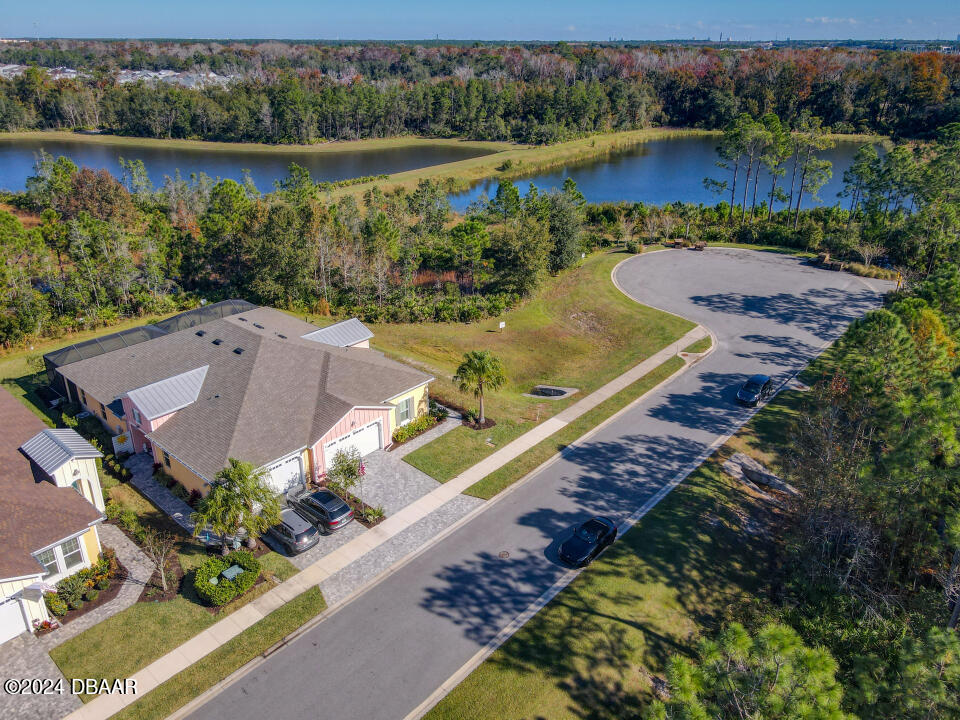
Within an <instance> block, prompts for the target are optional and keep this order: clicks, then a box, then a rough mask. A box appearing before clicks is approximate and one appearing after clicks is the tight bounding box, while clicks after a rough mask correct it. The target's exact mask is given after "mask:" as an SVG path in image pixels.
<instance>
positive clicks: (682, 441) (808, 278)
mask: <svg viewBox="0 0 960 720" xmlns="http://www.w3.org/2000/svg"><path fill="white" fill-rule="evenodd" d="M617 279H618V281H619V283H620V285H621V286H622V287H623V289H624V290H625V291H626V292H628V293H629V294H630V295H632V296H633V297H635V298H637V299H638V300H639V301H641V302H645V303H648V304H650V305H653V306H655V307H659V308H661V309H664V310H668V311H671V312H675V313H678V314H680V315H683V316H685V317H688V318H690V319H692V320H695V321H697V322H700V323H701V324H703V325H705V326H707V327H708V328H709V329H711V330H712V331H713V332H714V333H715V334H716V336H717V338H718V340H719V342H718V347H717V349H716V351H715V352H714V353H712V354H711V355H710V356H708V357H707V358H705V359H704V360H703V361H701V362H700V363H699V364H697V365H695V366H694V367H692V368H691V369H690V370H688V371H687V372H686V373H684V374H682V375H680V376H679V377H678V378H676V379H675V380H674V381H673V382H671V383H669V384H668V385H667V386H666V387H663V388H661V389H660V390H658V391H657V392H655V393H653V394H652V395H651V396H649V397H648V398H647V399H646V400H645V401H644V402H643V403H641V404H640V405H638V406H636V407H634V408H633V409H632V410H631V411H630V412H628V413H625V414H624V415H622V416H621V417H620V418H619V419H618V420H617V421H616V422H614V423H611V424H610V425H608V426H606V427H605V428H604V429H603V430H601V431H600V432H599V433H598V434H596V435H595V436H594V437H593V438H591V439H590V441H589V442H588V443H586V444H585V445H584V446H582V447H580V448H578V449H576V450H574V451H572V452H571V453H569V455H568V456H567V457H564V458H563V459H562V460H560V461H559V462H557V463H554V464H553V465H551V466H550V467H549V468H547V469H546V470H544V471H543V472H541V474H540V475H539V476H537V477H535V478H532V479H531V480H530V481H529V482H527V483H526V484H524V485H523V486H521V487H520V488H518V489H517V490H516V491H515V492H514V493H512V494H511V495H510V497H509V501H508V502H501V503H495V504H493V505H492V506H491V507H489V509H487V510H486V511H485V512H483V513H481V514H479V515H478V516H476V517H475V518H474V519H473V520H471V521H470V522H468V523H467V524H465V525H463V526H462V527H460V528H459V529H458V530H457V531H455V532H454V533H453V534H451V535H450V536H449V537H447V538H446V539H444V540H443V541H442V542H441V543H439V544H438V545H437V546H435V547H434V548H432V549H430V550H429V551H428V552H426V553H424V554H422V555H420V556H419V557H417V558H415V559H414V560H413V561H412V562H410V563H408V564H407V565H406V566H404V567H403V568H402V569H401V570H400V571H399V572H397V573H395V574H394V575H392V576H390V577H389V578H388V579H387V580H385V581H383V582H381V583H380V584H378V585H376V586H374V587H373V588H372V589H371V590H370V591H368V592H366V593H365V594H363V595H361V596H359V597H358V598H356V599H355V600H353V601H352V602H351V603H350V604H348V605H347V606H346V607H344V608H343V609H341V610H340V611H339V612H337V613H336V614H335V615H333V616H332V617H331V618H329V619H327V620H325V621H324V622H322V623H320V624H319V625H317V626H316V627H315V628H314V629H313V630H311V631H309V632H308V633H306V634H305V635H304V636H303V637H301V638H300V639H298V640H297V641H296V642H294V643H293V644H292V645H291V646H290V647H288V648H286V649H284V650H282V651H280V652H278V653H277V654H275V655H274V656H272V657H271V658H270V659H269V660H267V661H266V662H265V663H263V664H262V665H260V666H259V667H258V668H256V669H255V670H254V671H253V672H251V673H249V674H248V675H246V676H245V677H243V678H242V679H241V680H240V681H238V682H237V683H235V684H234V685H232V686H230V687H229V688H227V689H226V690H225V691H223V692H222V693H220V694H219V695H218V696H216V697H215V698H213V699H212V700H210V701H209V702H208V703H206V704H205V705H203V706H202V707H200V708H198V709H197V710H196V711H195V712H194V714H193V715H192V716H191V717H194V718H204V719H211V720H212V719H222V720H246V719H247V718H250V719H253V718H269V719H271V720H285V719H286V718H291V719H292V718H297V719H298V720H303V719H305V718H316V719H318V720H326V719H327V718H330V719H332V718H337V719H340V718H344V717H347V718H354V717H355V718H363V719H364V720H381V719H382V720H400V719H401V718H403V717H404V716H406V715H407V713H409V712H410V711H411V710H413V709H414V708H415V707H416V706H417V705H419V704H420V703H421V702H422V701H423V700H424V699H425V698H426V697H428V696H429V695H430V694H431V693H432V692H433V691H434V690H435V689H436V688H437V687H438V686H439V685H440V684H441V683H443V682H444V681H445V680H446V679H447V678H448V677H449V676H450V675H451V674H452V673H453V672H454V671H456V670H457V669H458V668H459V667H461V666H462V665H463V663H465V662H466V661H467V660H469V659H470V658H471V657H472V656H473V655H474V654H475V653H476V652H477V651H478V650H479V649H481V648H482V646H483V645H484V644H486V643H487V642H488V641H489V640H490V639H491V638H492V637H494V636H495V635H496V634H497V633H498V632H499V630H500V629H501V628H502V627H504V626H505V625H506V624H508V623H509V622H510V620H512V619H513V618H514V617H516V616H517V615H518V614H519V613H521V612H522V611H523V610H524V609H525V608H526V607H527V606H528V605H529V604H530V603H531V602H532V601H533V600H535V599H536V598H537V597H538V596H539V595H540V594H541V593H542V592H543V591H544V590H546V589H547V588H548V587H549V586H550V585H552V584H553V583H554V582H555V581H556V580H557V579H558V578H559V576H560V575H561V574H562V573H563V572H564V568H562V567H561V566H559V565H558V564H557V562H556V547H557V545H558V543H559V542H560V541H561V540H562V539H563V538H564V537H566V535H567V534H568V533H569V532H570V529H571V528H572V526H574V525H575V524H576V523H578V522H579V521H581V520H583V519H584V518H586V517H587V516H590V515H594V514H602V515H608V516H610V517H612V518H613V519H614V520H616V521H618V522H620V521H622V520H623V519H624V518H626V517H627V516H628V515H629V514H630V513H632V512H633V511H634V510H635V509H637V508H638V507H639V506H640V505H642V504H643V502H644V500H645V499H647V498H648V497H649V496H650V495H651V494H653V493H654V492H656V491H657V489H658V488H660V487H662V486H663V485H664V484H665V483H667V482H668V481H669V480H670V478H671V477H672V476H673V475H675V474H676V473H677V472H678V470H679V469H680V468H682V467H684V466H686V465H687V464H689V463H690V462H692V461H693V460H694V459H695V458H696V457H697V456H698V455H700V454H701V453H702V452H703V451H704V450H705V449H706V448H707V447H708V446H709V445H710V444H711V443H712V442H713V441H714V440H715V439H716V438H718V437H721V436H723V435H726V434H728V433H730V432H732V431H734V430H735V429H736V428H737V427H739V426H740V425H741V424H742V423H743V422H744V421H745V420H746V418H747V416H748V412H747V411H746V410H744V409H742V408H738V407H737V406H736V405H735V404H734V402H733V398H734V395H735V393H736V389H737V387H738V386H739V384H740V383H742V382H743V380H745V379H746V377H748V376H749V375H752V374H754V373H757V372H764V373H767V374H769V375H772V376H774V377H775V378H778V379H785V378H786V377H788V376H789V375H790V374H791V373H792V372H793V371H795V370H798V369H800V368H802V367H803V366H804V365H805V364H806V363H807V362H808V361H809V360H810V359H811V358H812V357H813V356H814V355H816V354H817V353H818V351H819V350H820V348H822V347H823V346H824V345H825V344H826V343H828V342H829V341H831V340H833V339H835V338H836V337H838V336H839V335H840V334H841V333H842V331H843V329H844V328H845V327H846V325H847V324H848V323H849V322H850V321H852V320H853V319H855V318H856V317H858V316H860V315H862V314H863V313H864V312H866V311H867V310H869V309H870V308H871V307H874V306H875V305H876V304H877V303H878V299H879V297H878V294H877V293H876V292H874V291H873V290H872V289H871V287H870V285H868V284H867V282H865V281H862V280H860V279H858V278H855V277H853V276H852V275H848V274H845V273H835V272H829V271H824V270H818V269H814V268H812V267H808V266H806V265H805V264H803V263H802V262H801V261H799V260H798V259H796V258H793V257H788V256H781V255H774V254H771V253H756V252H746V251H735V250H713V249H711V250H707V251H705V252H692V251H684V250H673V251H668V252H660V253H655V254H650V255H645V256H643V255H642V256H638V257H636V258H633V259H631V260H630V261H629V262H627V263H625V264H624V265H622V266H621V268H620V270H619V272H618V275H617ZM870 283H871V284H872V285H873V287H877V288H881V289H886V288H887V287H889V286H888V285H887V284H884V283H878V282H876V281H870ZM502 551H507V552H508V553H509V558H508V559H501V558H500V557H499V554H500V553H501V552H502ZM505 720H510V719H509V718H507V719H505Z"/></svg>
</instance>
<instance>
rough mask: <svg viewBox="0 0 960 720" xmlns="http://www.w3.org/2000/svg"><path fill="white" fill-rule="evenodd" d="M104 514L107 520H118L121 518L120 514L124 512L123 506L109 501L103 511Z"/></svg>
mask: <svg viewBox="0 0 960 720" xmlns="http://www.w3.org/2000/svg"><path fill="white" fill-rule="evenodd" d="M103 512H104V514H105V515H106V516H107V520H116V519H118V518H119V517H120V514H121V513H122V512H123V506H122V505H121V504H120V503H118V502H116V501H114V500H109V501H107V504H106V506H105V507H104V509H103Z"/></svg>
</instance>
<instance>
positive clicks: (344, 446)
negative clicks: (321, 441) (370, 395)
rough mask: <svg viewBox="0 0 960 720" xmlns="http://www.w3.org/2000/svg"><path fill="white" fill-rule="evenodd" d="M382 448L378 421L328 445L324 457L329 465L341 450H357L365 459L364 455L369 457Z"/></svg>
mask: <svg viewBox="0 0 960 720" xmlns="http://www.w3.org/2000/svg"><path fill="white" fill-rule="evenodd" d="M382 447H383V442H382V441H381V439H380V421H379V420H377V421H376V422H372V423H370V424H369V425H364V426H363V427H361V428H357V429H356V430H354V431H353V432H351V433H350V434H349V435H343V436H342V437H339V438H337V439H336V440H334V441H333V442H329V443H327V444H326V445H324V446H323V456H324V458H326V461H327V463H328V464H329V462H330V461H331V460H332V459H333V456H334V455H336V454H337V453H338V452H340V451H341V450H348V449H350V448H356V449H357V450H359V451H360V456H361V457H363V456H364V455H369V454H370V453H372V452H373V451H374V450H379V449H380V448H382Z"/></svg>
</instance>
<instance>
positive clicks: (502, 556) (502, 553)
mask: <svg viewBox="0 0 960 720" xmlns="http://www.w3.org/2000/svg"><path fill="white" fill-rule="evenodd" d="M498 557H499V558H500V559H501V560H506V559H507V558H508V557H510V553H508V552H507V551H506V550H503V551H502V552H501V553H500V555H499V556H498Z"/></svg>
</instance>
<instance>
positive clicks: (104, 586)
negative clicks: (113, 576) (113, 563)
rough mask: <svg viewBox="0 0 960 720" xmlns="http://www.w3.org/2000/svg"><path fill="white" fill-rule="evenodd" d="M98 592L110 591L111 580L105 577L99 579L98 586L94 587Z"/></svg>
mask: <svg viewBox="0 0 960 720" xmlns="http://www.w3.org/2000/svg"><path fill="white" fill-rule="evenodd" d="M94 587H95V588H97V590H108V589H109V588H110V578H109V577H107V576H106V575H104V576H103V577H101V578H98V579H97V584H96V585H94Z"/></svg>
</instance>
